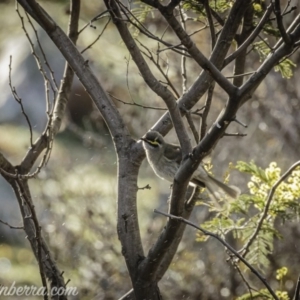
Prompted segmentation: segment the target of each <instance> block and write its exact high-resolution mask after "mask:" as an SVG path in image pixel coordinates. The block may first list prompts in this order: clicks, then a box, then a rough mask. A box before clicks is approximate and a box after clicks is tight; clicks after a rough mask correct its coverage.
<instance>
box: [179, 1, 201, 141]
mask: <svg viewBox="0 0 300 300" xmlns="http://www.w3.org/2000/svg"><path fill="white" fill-rule="evenodd" d="M179 15H180V23H181V26H182V28H183V29H184V30H185V31H186V24H185V19H184V16H183V7H182V5H180V7H179ZM183 53H184V54H186V51H183ZM180 66H181V78H182V83H181V85H182V93H185V92H186V91H187V75H186V74H187V73H186V56H185V55H181V64H180ZM187 118H188V117H187ZM188 121H189V120H188ZM197 143H198V142H197Z"/></svg>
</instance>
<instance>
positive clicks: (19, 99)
mask: <svg viewBox="0 0 300 300" xmlns="http://www.w3.org/2000/svg"><path fill="white" fill-rule="evenodd" d="M11 65H12V56H10V57H9V66H8V67H9V73H8V84H9V87H10V90H11V93H12V95H13V97H14V99H15V100H16V101H17V102H18V104H19V105H20V107H21V112H22V114H23V116H24V117H25V120H26V122H27V125H28V128H29V133H30V146H31V147H32V145H33V134H32V126H31V122H30V120H29V117H28V115H27V113H26V112H25V110H24V106H23V102H22V99H21V98H20V97H19V96H18V94H17V91H16V88H15V87H13V86H12V81H11V77H12V76H11V71H12V67H11Z"/></svg>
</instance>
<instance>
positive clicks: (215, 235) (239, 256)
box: [154, 209, 279, 300]
mask: <svg viewBox="0 0 300 300" xmlns="http://www.w3.org/2000/svg"><path fill="white" fill-rule="evenodd" d="M154 212H155V213H158V214H161V215H163V216H166V217H168V218H170V219H174V220H177V221H180V222H183V223H185V224H187V225H190V226H192V227H194V228H196V229H197V230H200V231H201V232H202V233H203V234H204V235H207V236H211V237H213V238H215V239H216V240H218V241H219V242H220V243H221V244H222V245H223V246H225V248H226V249H228V250H229V251H230V252H231V253H233V254H234V255H235V256H236V257H237V258H238V259H239V260H240V261H242V262H243V263H244V265H246V266H247V267H248V268H249V269H250V270H251V272H252V273H253V274H254V275H255V276H256V277H257V278H258V279H259V280H260V281H261V282H262V283H263V284H264V286H265V287H266V288H267V289H268V291H269V292H270V294H271V295H272V296H273V297H274V299H276V300H279V299H278V297H277V295H276V293H275V292H274V291H273V289H272V288H271V287H270V285H269V284H268V282H267V281H266V279H265V277H264V276H263V275H261V274H260V273H259V272H258V271H257V270H256V269H255V268H253V267H252V265H251V264H250V263H248V262H247V260H245V259H244V257H243V256H241V255H240V254H239V253H238V251H236V250H235V249H233V248H232V247H231V246H230V245H229V244H228V243H227V242H225V241H224V240H223V239H222V238H221V237H220V236H219V235H217V234H215V233H213V232H210V231H208V230H206V229H204V228H202V227H199V226H197V225H196V224H194V223H192V222H190V221H189V220H186V219H184V218H182V217H178V216H174V215H172V214H167V213H164V212H161V211H158V210H156V209H154Z"/></svg>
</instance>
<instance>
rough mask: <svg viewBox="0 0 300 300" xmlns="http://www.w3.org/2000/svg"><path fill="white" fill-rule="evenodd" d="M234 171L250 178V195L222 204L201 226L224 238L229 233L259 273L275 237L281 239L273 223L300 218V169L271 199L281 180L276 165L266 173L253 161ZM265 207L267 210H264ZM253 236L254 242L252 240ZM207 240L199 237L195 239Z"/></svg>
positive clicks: (263, 267)
mask: <svg viewBox="0 0 300 300" xmlns="http://www.w3.org/2000/svg"><path fill="white" fill-rule="evenodd" d="M236 168H237V169H238V170H239V171H240V172H243V173H248V174H250V175H251V178H250V181H249V183H248V188H249V192H248V193H247V194H246V193H245V194H242V195H241V196H240V197H239V199H237V200H236V201H234V202H233V201H230V202H228V204H227V203H226V204H224V210H223V211H221V212H219V213H218V214H217V216H216V217H215V218H213V219H211V220H209V221H207V222H205V223H204V224H202V227H203V228H205V229H207V230H209V231H212V232H215V233H218V234H219V235H220V236H221V237H223V238H226V237H228V234H229V233H231V234H232V236H233V237H234V239H236V240H237V244H239V245H241V252H243V251H246V252H245V253H247V254H246V259H247V260H248V261H249V262H250V263H251V264H252V265H255V266H257V267H258V268H259V269H261V270H265V269H266V268H267V267H268V265H269V263H268V255H269V254H270V253H272V251H273V242H274V239H275V238H282V236H281V234H280V232H279V230H277V229H276V228H275V224H274V223H275V220H276V219H278V218H280V219H281V221H282V222H285V221H286V220H293V219H295V218H296V217H298V216H299V215H300V203H299V198H300V169H299V168H297V169H295V170H294V171H293V172H292V173H291V175H290V176H289V178H288V180H286V181H283V182H281V183H280V185H279V186H278V187H277V188H276V190H275V192H274V195H273V197H270V192H271V190H272V188H273V186H274V184H275V183H277V181H278V180H279V179H280V176H281V169H280V168H279V167H278V166H277V164H276V163H275V162H272V163H270V165H269V167H268V168H266V169H265V170H264V169H262V168H260V167H259V166H257V165H256V164H255V163H254V162H250V163H246V162H242V161H239V162H238V163H237V166H236ZM266 207H268V208H266ZM253 236H255V239H253V240H252V238H253ZM205 239H206V237H204V236H203V235H201V234H199V236H198V240H199V241H203V240H205Z"/></svg>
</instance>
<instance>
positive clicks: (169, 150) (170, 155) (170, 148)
mask: <svg viewBox="0 0 300 300" xmlns="http://www.w3.org/2000/svg"><path fill="white" fill-rule="evenodd" d="M164 156H165V157H166V158H167V159H169V160H173V161H176V162H177V163H178V164H180V163H181V160H182V153H181V148H180V147H179V146H177V145H173V144H167V145H166V148H165V153H164Z"/></svg>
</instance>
